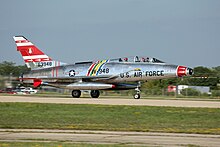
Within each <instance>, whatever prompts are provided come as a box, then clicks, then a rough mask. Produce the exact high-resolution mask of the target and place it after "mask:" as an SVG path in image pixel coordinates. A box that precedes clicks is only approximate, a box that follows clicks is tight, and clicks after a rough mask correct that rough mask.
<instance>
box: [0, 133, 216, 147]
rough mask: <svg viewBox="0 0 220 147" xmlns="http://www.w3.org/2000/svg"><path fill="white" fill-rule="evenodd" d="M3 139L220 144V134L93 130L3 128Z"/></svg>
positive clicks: (22, 140) (211, 146)
mask: <svg viewBox="0 0 220 147" xmlns="http://www.w3.org/2000/svg"><path fill="white" fill-rule="evenodd" d="M0 141H13V142H14V141H18V142H25V141H26V142H31V141H33V142H37V141H39V142H41V141H42V142H43V141H59V142H61V141H62V142H71V143H82V142H84V143H92V144H124V145H148V146H169V147H171V146H187V145H196V146H209V147H217V146H220V135H204V134H181V133H152V132H116V131H92V130H41V129H0Z"/></svg>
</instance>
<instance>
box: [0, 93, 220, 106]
mask: <svg viewBox="0 0 220 147" xmlns="http://www.w3.org/2000/svg"><path fill="white" fill-rule="evenodd" d="M0 102H27V103H54V104H100V105H132V106H169V107H200V108H220V101H201V100H199V101H198V100H197V101H193V100H153V99H138V100H137V99H133V98H131V99H121V98H119V99H116V98H114V99H111V98H98V99H92V98H51V97H50V98H48V97H31V96H0Z"/></svg>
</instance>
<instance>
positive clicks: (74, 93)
mask: <svg viewBox="0 0 220 147" xmlns="http://www.w3.org/2000/svg"><path fill="white" fill-rule="evenodd" d="M72 96H73V97H74V98H79V97H80V96H81V91H80V90H73V91H72Z"/></svg>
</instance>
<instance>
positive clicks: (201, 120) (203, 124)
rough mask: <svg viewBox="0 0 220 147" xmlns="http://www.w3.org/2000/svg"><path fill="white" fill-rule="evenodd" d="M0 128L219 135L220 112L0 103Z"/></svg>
mask: <svg viewBox="0 0 220 147" xmlns="http://www.w3.org/2000/svg"><path fill="white" fill-rule="evenodd" d="M0 128H43V129H82V130H85V129H90V130H111V131H153V132H183V133H210V134H220V109H210V108H174V107H146V106H107V105H64V104H31V103H0Z"/></svg>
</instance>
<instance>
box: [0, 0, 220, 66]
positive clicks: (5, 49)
mask: <svg viewBox="0 0 220 147" xmlns="http://www.w3.org/2000/svg"><path fill="white" fill-rule="evenodd" d="M16 35H23V36H25V37H26V38H28V39H29V40H30V41H31V42H32V43H34V44H35V45H36V46H37V47H38V48H40V49H41V50H43V51H44V52H45V53H46V54H47V55H49V56H50V57H51V58H53V59H54V60H60V61H62V62H66V63H74V62H78V61H87V60H99V59H109V58H117V57H125V56H133V55H140V56H146V57H147V56H151V57H155V58H158V59H160V60H162V61H165V62H167V63H171V64H177V65H185V66H190V67H196V66H206V67H216V66H220V1H219V0H35V1H34V0H2V1H1V5H0V40H1V41H0V62H2V61H11V62H15V63H17V65H23V64H24V61H23V59H22V57H21V56H20V54H19V52H17V51H16V46H15V43H14V40H13V38H12V37H13V36H16Z"/></svg>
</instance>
